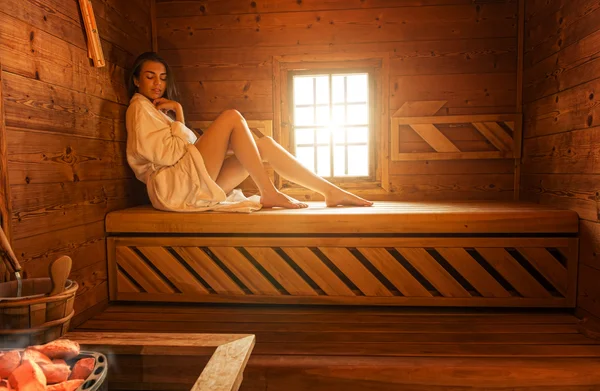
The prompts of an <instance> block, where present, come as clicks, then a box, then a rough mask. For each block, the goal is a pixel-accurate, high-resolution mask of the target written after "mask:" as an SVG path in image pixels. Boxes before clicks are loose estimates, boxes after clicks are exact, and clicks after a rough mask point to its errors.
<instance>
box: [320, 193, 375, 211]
mask: <svg viewBox="0 0 600 391" xmlns="http://www.w3.org/2000/svg"><path fill="white" fill-rule="evenodd" d="M325 204H326V205H327V206H328V207H333V206H338V205H344V206H373V202H371V201H367V200H365V199H364V198H360V197H359V196H357V195H354V194H352V193H349V192H347V191H346V190H342V189H335V190H333V191H331V192H330V193H329V194H327V195H326V196H325Z"/></svg>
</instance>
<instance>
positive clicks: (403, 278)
mask: <svg viewBox="0 0 600 391" xmlns="http://www.w3.org/2000/svg"><path fill="white" fill-rule="evenodd" d="M358 251H360V252H361V254H362V255H364V256H365V258H367V259H368V260H369V262H371V264H372V265H373V266H375V267H376V268H377V270H379V271H380V272H381V274H383V275H384V276H385V277H386V278H387V279H388V280H389V281H390V282H391V283H392V284H393V285H394V286H395V287H396V288H398V290H399V291H400V292H402V294H403V295H404V296H409V297H431V296H432V294H431V292H429V291H428V290H427V289H426V288H425V287H424V286H423V285H421V284H420V283H419V281H417V279H416V278H414V277H413V275H412V274H410V273H409V272H408V271H407V270H406V269H405V268H404V267H403V266H402V265H400V264H399V263H398V261H396V259H395V258H394V257H393V256H392V255H391V254H390V253H389V252H387V251H386V249H384V248H376V247H361V248H358Z"/></svg>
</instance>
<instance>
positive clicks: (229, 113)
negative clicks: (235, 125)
mask: <svg viewBox="0 0 600 391" xmlns="http://www.w3.org/2000/svg"><path fill="white" fill-rule="evenodd" d="M221 116H222V117H223V118H225V119H227V120H228V121H230V122H245V121H246V120H245V119H244V116H243V115H242V114H241V113H240V112H239V111H237V110H236V109H227V110H225V111H223V112H222V113H221Z"/></svg>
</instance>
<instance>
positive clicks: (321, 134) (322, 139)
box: [317, 128, 330, 145]
mask: <svg viewBox="0 0 600 391" xmlns="http://www.w3.org/2000/svg"><path fill="white" fill-rule="evenodd" d="M329 141H330V140H329V129H327V128H325V129H317V144H327V145H329Z"/></svg>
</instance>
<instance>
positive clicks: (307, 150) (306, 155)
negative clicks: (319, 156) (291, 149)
mask: <svg viewBox="0 0 600 391" xmlns="http://www.w3.org/2000/svg"><path fill="white" fill-rule="evenodd" d="M296 158H298V161H300V163H302V165H303V166H305V167H306V168H308V169H309V170H311V171H312V172H314V171H315V150H314V148H313V147H298V148H296Z"/></svg>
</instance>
